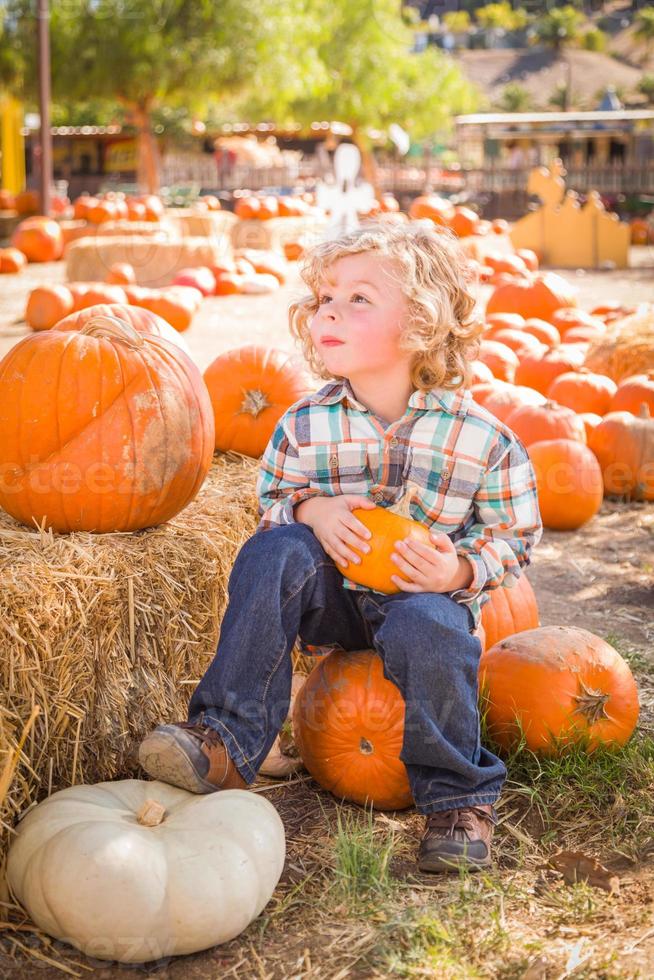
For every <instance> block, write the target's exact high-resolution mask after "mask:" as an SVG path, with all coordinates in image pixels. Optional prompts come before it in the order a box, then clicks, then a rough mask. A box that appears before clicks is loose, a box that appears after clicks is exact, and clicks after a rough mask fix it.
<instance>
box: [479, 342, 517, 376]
mask: <svg viewBox="0 0 654 980" xmlns="http://www.w3.org/2000/svg"><path fill="white" fill-rule="evenodd" d="M477 358H478V360H480V361H481V362H482V363H483V364H487V365H488V367H489V368H490V369H491V371H492V372H493V376H494V377H495V378H497V379H498V380H500V381H510V382H513V381H514V380H515V373H516V370H517V368H518V364H519V361H518V358H517V355H516V354H515V353H514V352H513V351H512V350H511V348H510V347H507V346H506V344H500V343H499V342H498V341H496V340H482V341H481V343H480V344H479V354H478V355H477Z"/></svg>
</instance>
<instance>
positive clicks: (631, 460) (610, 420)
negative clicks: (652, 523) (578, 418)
mask: <svg viewBox="0 0 654 980" xmlns="http://www.w3.org/2000/svg"><path fill="white" fill-rule="evenodd" d="M590 448H591V449H592V450H593V452H594V453H595V455H596V456H597V459H598V461H599V465H600V466H601V468H602V476H603V479H604V489H605V491H606V493H607V494H614V495H617V496H621V497H628V498H629V499H631V500H654V418H652V417H651V416H650V413H649V408H648V407H647V405H643V406H642V408H641V411H640V413H639V414H638V415H637V416H635V415H632V414H631V412H609V414H608V415H605V416H604V418H603V420H602V422H601V423H600V425H598V426H597V428H596V429H594V430H593V432H592V434H591V438H590Z"/></svg>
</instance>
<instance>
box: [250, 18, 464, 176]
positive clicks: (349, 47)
mask: <svg viewBox="0 0 654 980" xmlns="http://www.w3.org/2000/svg"><path fill="white" fill-rule="evenodd" d="M307 6H308V7H309V8H310V9H311V11H312V13H313V14H314V15H315V17H316V18H317V21H318V23H319V24H320V25H322V30H323V33H322V37H321V39H320V41H319V43H318V44H317V48H316V52H317V56H318V59H319V61H320V63H321V64H322V66H323V67H324V76H323V78H324V84H322V85H319V84H317V85H315V86H314V87H313V91H311V88H310V87H308V86H307V88H306V90H305V91H304V92H302V93H298V94H296V95H295V96H294V97H293V95H292V94H290V93H284V98H283V99H282V98H278V97H277V93H276V91H275V87H274V84H271V82H270V81H268V77H269V75H268V71H267V69H264V70H263V71H262V72H261V73H260V79H259V84H258V86H257V87H256V90H253V91H250V92H249V93H248V95H247V97H246V98H245V99H244V101H243V103H242V111H243V112H245V113H247V115H248V116H250V117H259V118H266V117H270V116H272V117H273V118H275V119H277V120H278V121H279V122H281V121H284V117H285V121H288V122H291V121H296V122H299V123H301V124H304V125H309V124H310V123H311V122H312V121H314V120H316V119H321V120H323V119H324V120H334V119H338V120H341V121H342V122H345V123H348V124H349V125H350V126H351V127H352V133H353V136H352V138H353V141H354V142H355V143H356V144H357V146H358V147H359V150H360V151H361V156H362V163H363V170H364V174H365V176H366V179H367V180H368V181H369V182H370V183H371V184H372V185H373V187H374V188H375V192H376V193H378V194H379V192H380V190H379V186H378V181H377V175H376V169H375V162H374V156H373V154H372V139H371V137H370V133H369V130H378V131H385V130H386V129H387V128H388V126H389V125H390V124H391V123H399V125H400V126H402V127H403V128H404V129H405V130H407V132H408V133H409V134H410V136H411V138H412V139H413V140H414V141H421V140H423V139H429V138H430V137H433V136H434V135H435V134H436V133H437V132H438V131H439V130H443V129H446V128H448V126H449V125H450V123H451V120H452V116H453V115H454V114H456V113H463V112H471V111H472V110H473V109H474V108H475V107H476V105H477V101H478V94H477V92H476V90H475V89H474V87H473V86H472V85H471V84H470V83H469V82H468V81H467V80H466V79H465V78H464V77H463V75H462V73H461V71H460V69H459V67H458V65H457V63H456V62H455V61H454V59H452V58H451V57H449V56H448V55H446V54H444V53H443V52H442V51H440V50H439V49H437V48H435V47H429V48H427V50H425V51H423V52H420V53H412V52H411V46H412V43H413V32H412V31H411V30H410V29H409V28H407V27H406V25H405V24H404V22H403V20H402V18H401V16H400V13H399V4H398V3H397V2H396V0H311V3H308V4H307ZM282 69H283V66H282ZM284 109H285V110H286V111H285V112H283V110H284Z"/></svg>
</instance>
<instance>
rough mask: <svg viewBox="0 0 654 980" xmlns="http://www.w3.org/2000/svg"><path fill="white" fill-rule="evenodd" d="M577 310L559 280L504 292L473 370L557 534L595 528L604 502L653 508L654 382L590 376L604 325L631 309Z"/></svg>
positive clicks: (489, 313)
mask: <svg viewBox="0 0 654 980" xmlns="http://www.w3.org/2000/svg"><path fill="white" fill-rule="evenodd" d="M575 302H576V301H575V294H574V292H573V291H572V289H571V288H570V285H569V283H568V282H567V281H566V280H565V279H563V278H562V277H561V276H558V275H556V274H554V273H545V274H535V275H532V276H531V277H530V278H518V279H515V280H514V281H512V282H507V283H504V284H502V285H500V286H498V287H497V288H496V289H495V290H494V292H493V293H492V295H491V296H490V298H489V300H488V303H487V306H486V314H485V326H484V333H483V335H482V339H481V344H480V351H479V356H478V360H477V361H476V362H475V363H474V364H473V382H474V383H473V385H472V394H473V397H474V399H475V401H476V402H477V403H478V404H480V405H482V406H484V408H486V409H487V410H488V411H490V412H491V413H492V414H493V415H494V416H495V417H496V418H498V419H499V420H500V421H501V422H503V423H504V424H505V425H506V426H508V428H509V429H510V430H511V431H512V432H514V433H515V434H516V435H517V436H518V437H519V438H520V440H521V441H522V442H523V444H524V445H525V446H526V448H527V450H528V453H529V456H530V458H531V460H532V463H533V464H534V468H535V471H536V476H537V483H538V496H539V503H540V509H541V516H542V518H543V523H544V525H545V526H546V527H548V528H552V529H555V530H574V529H576V528H578V527H580V526H581V525H582V524H584V523H585V522H586V521H588V520H590V518H591V517H593V516H594V515H595V514H596V513H597V512H598V510H599V508H600V505H601V502H602V499H603V496H604V494H611V495H618V496H621V497H623V498H625V499H630V500H654V418H653V417H652V416H653V415H654V373H653V372H651V371H644V372H642V373H638V374H635V375H632V376H625V377H619V378H616V379H614V378H611V377H607V376H606V375H604V374H598V373H596V372H594V371H591V370H589V369H588V368H586V367H584V362H585V360H586V355H587V353H588V350H589V348H590V346H591V344H592V343H594V342H595V341H598V340H600V339H601V338H602V337H603V336H604V335H605V333H606V331H607V324H609V323H611V322H613V321H614V320H615V319H616V318H617V317H624V316H626V315H628V314H629V313H632V312H633V310H629V309H628V308H625V307H619V306H618V305H617V304H608V305H604V306H598V307H595V308H594V309H593V310H591V311H590V312H589V313H588V312H584V311H583V310H580V309H578V308H577V307H576V305H575ZM653 315H654V311H653Z"/></svg>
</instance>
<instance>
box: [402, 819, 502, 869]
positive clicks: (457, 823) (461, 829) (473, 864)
mask: <svg viewBox="0 0 654 980" xmlns="http://www.w3.org/2000/svg"><path fill="white" fill-rule="evenodd" d="M496 823H497V818H496V816H495V814H494V810H493V807H492V805H491V804H490V803H484V804H479V806H467V807H462V808H461V809H460V810H441V811H439V812H438V813H429V814H427V818H426V820H425V833H424V835H423V838H422V840H421V842H420V849H419V850H418V867H419V868H420V870H421V871H458V870H459V869H460V868H468V869H469V870H470V871H474V870H476V869H478V868H485V867H487V866H488V865H489V864H490V863H491V854H490V845H491V839H492V837H493V831H494V829H495V824H496Z"/></svg>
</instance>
